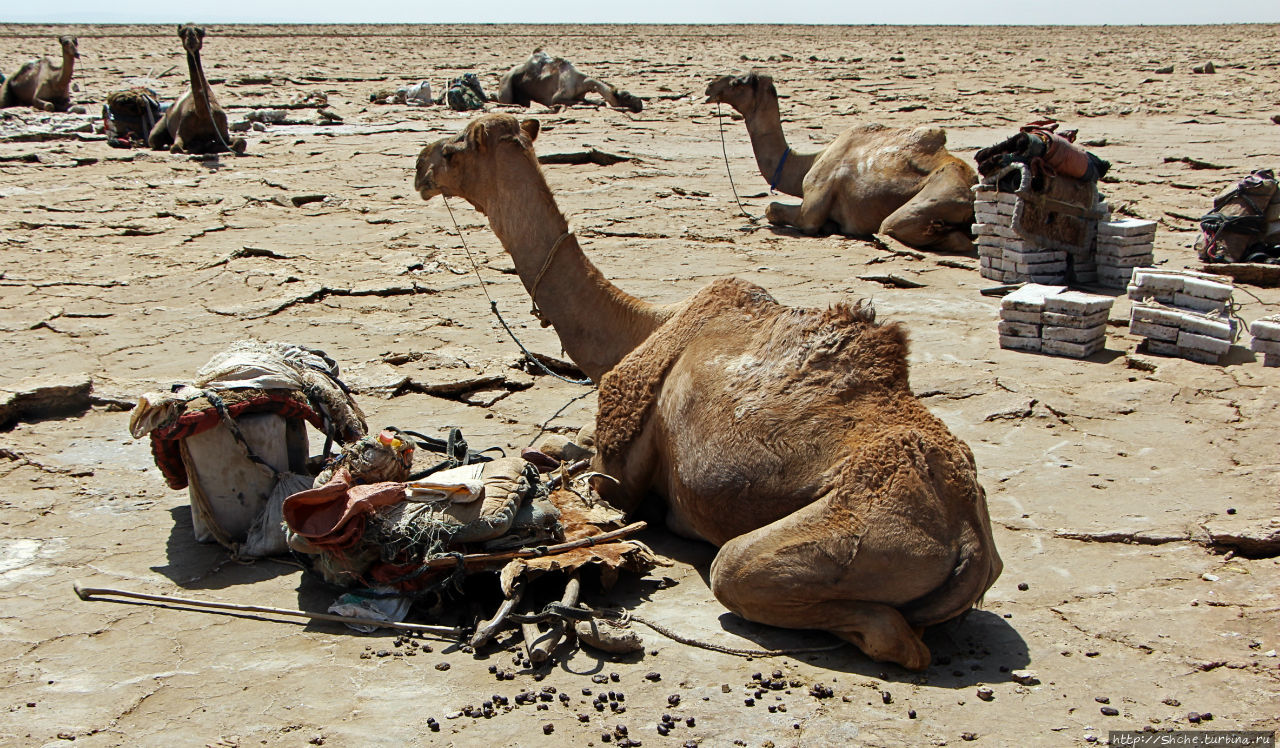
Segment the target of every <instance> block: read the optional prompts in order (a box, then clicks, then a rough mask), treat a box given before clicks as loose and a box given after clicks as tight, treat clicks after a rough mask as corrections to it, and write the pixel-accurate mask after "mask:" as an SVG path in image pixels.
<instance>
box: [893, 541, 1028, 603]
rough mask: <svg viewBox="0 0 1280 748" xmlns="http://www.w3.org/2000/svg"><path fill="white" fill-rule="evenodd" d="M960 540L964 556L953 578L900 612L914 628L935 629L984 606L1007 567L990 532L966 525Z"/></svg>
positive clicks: (959, 558)
mask: <svg viewBox="0 0 1280 748" xmlns="http://www.w3.org/2000/svg"><path fill="white" fill-rule="evenodd" d="M966 525H967V529H966V531H965V532H964V533H963V535H962V536H961V538H960V543H959V547H960V552H959V553H958V554H956V563H955V566H954V567H953V568H952V570H951V574H950V575H949V576H948V577H947V579H946V580H945V581H943V583H942V584H940V585H938V587H937V588H936V589H934V590H933V591H932V592H928V593H926V594H924V595H922V596H921V597H919V598H916V599H915V600H913V601H911V602H910V603H907V604H906V605H904V606H903V607H902V608H901V609H900V611H901V613H902V615H903V617H904V618H906V619H907V621H908V622H909V623H911V624H912V625H913V626H932V625H934V624H938V623H942V622H943V621H949V620H951V619H952V618H955V617H956V616H958V615H960V614H962V613H964V612H965V611H967V610H969V609H970V608H972V607H973V606H975V605H979V604H981V602H982V596H983V595H984V594H986V592H987V590H988V589H990V587H991V585H992V584H994V583H995V581H996V578H997V577H999V576H1000V571H1001V570H1002V569H1003V564H1002V563H1001V561H1000V556H999V554H997V553H996V547H995V543H994V542H992V540H991V532H990V530H989V528H982V529H986V532H983V531H982V529H979V528H977V527H975V526H974V525H973V524H972V523H966Z"/></svg>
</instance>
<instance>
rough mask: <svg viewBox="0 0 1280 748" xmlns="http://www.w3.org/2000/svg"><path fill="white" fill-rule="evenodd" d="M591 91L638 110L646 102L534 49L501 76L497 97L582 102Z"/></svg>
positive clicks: (523, 101)
mask: <svg viewBox="0 0 1280 748" xmlns="http://www.w3.org/2000/svg"><path fill="white" fill-rule="evenodd" d="M589 93H598V94H600V96H602V97H603V98H604V101H605V103H606V104H608V105H609V106H612V107H618V108H620V109H630V110H631V111H633V112H639V111H641V110H642V109H644V102H643V101H641V100H640V98H639V97H638V96H632V95H631V94H629V93H627V92H626V91H623V90H621V89H617V88H614V87H612V86H610V85H609V84H607V83H604V82H602V81H598V80H596V79H595V78H588V77H587V76H585V75H583V74H582V73H579V72H578V69H577V68H575V67H574V66H573V63H572V62H569V61H568V60H566V59H564V58H563V57H551V56H550V55H548V54H547V53H546V52H543V51H542V50H541V49H535V50H534V51H533V54H532V55H530V56H529V59H528V60H525V61H524V62H522V63H520V64H519V65H516V66H515V67H513V68H511V70H509V71H507V74H506V75H504V76H502V84H501V85H500V86H499V88H498V101H499V102H500V103H502V104H518V105H520V106H529V102H531V101H536V102H538V103H539V104H542V105H543V106H557V105H560V104H579V103H582V102H583V101H584V98H583V97H585V96H586V95H587V94H589Z"/></svg>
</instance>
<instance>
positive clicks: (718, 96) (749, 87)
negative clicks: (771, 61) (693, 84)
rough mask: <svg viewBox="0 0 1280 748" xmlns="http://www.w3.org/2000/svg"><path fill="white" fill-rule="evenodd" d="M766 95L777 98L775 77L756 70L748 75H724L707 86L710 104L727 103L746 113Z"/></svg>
mask: <svg viewBox="0 0 1280 748" xmlns="http://www.w3.org/2000/svg"><path fill="white" fill-rule="evenodd" d="M764 96H772V97H774V98H777V96H778V91H777V89H775V88H774V87H773V78H771V77H769V76H767V75H762V74H760V73H756V72H750V73H747V74H746V75H738V76H733V75H722V76H720V77H719V78H716V79H715V80H713V81H711V83H710V85H708V86H707V101H706V103H708V104H719V103H725V104H728V105H729V106H731V107H733V108H734V109H737V110H738V111H739V112H740V113H742V114H746V113H747V112H750V111H752V110H754V109H755V108H756V104H757V102H759V101H760V100H761V98H762V97H764Z"/></svg>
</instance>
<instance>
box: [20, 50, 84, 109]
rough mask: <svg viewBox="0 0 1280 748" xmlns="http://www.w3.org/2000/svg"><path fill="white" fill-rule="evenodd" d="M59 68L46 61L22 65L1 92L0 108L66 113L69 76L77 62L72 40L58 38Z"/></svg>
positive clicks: (78, 51)
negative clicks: (60, 50) (21, 108)
mask: <svg viewBox="0 0 1280 748" xmlns="http://www.w3.org/2000/svg"><path fill="white" fill-rule="evenodd" d="M58 43H59V44H61V45H62V64H61V65H54V64H53V61H52V60H50V59H49V58H48V57H43V58H41V59H39V60H31V61H30V62H26V63H23V65H22V67H20V68H18V72H16V73H14V74H13V77H11V78H9V80H7V81H5V82H4V87H3V88H0V107H9V106H30V107H34V108H36V109H43V110H44V111H46V112H65V111H67V107H68V106H70V105H71V94H70V90H71V74H72V73H73V72H74V71H75V68H76V60H78V59H80V43H79V41H78V40H77V39H76V38H75V37H74V36H60V37H58Z"/></svg>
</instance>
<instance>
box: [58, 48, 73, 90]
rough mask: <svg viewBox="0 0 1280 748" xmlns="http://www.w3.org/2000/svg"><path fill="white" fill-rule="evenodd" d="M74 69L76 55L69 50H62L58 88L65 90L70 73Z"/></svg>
mask: <svg viewBox="0 0 1280 748" xmlns="http://www.w3.org/2000/svg"><path fill="white" fill-rule="evenodd" d="M75 69H76V56H75V55H73V54H71V53H70V52H68V51H66V50H63V51H62V69H61V70H59V71H58V88H59V89H60V90H63V91H66V90H68V87H69V86H70V85H71V74H72V73H73V72H74V71H75Z"/></svg>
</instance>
